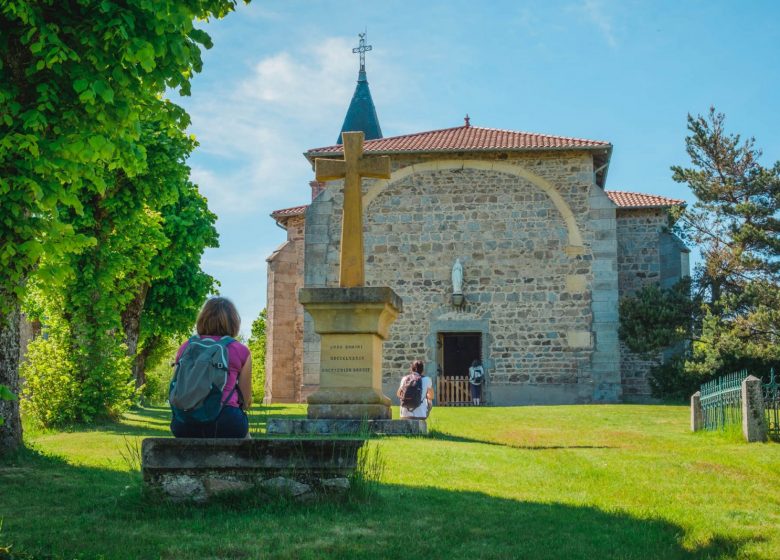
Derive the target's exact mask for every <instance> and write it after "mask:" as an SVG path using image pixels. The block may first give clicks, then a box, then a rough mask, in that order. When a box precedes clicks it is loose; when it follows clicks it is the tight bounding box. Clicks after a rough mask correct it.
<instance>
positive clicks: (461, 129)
mask: <svg viewBox="0 0 780 560" xmlns="http://www.w3.org/2000/svg"><path fill="white" fill-rule="evenodd" d="M339 138H340V136H339ZM552 150H556V151H557V150H588V151H592V152H593V160H594V167H595V168H596V183H597V184H598V185H600V186H601V187H602V188H603V187H604V184H605V183H606V180H607V169H608V167H609V159H610V156H611V155H612V144H610V143H609V142H604V141H602V140H586V139H584V138H572V137H568V136H553V135H550V134H538V133H534V132H518V131H513V130H501V129H498V128H483V127H481V126H471V125H470V124H468V119H466V124H465V125H464V126H457V127H454V128H444V129H441V130H431V131H428V132H417V133H415V134H404V135H401V136H391V137H390V138H378V139H374V140H366V141H365V143H364V144H363V151H364V152H367V153H373V154H388V155H392V154H431V153H458V152H461V153H463V152H467V153H468V152H536V151H552ZM343 153H344V146H343V145H342V144H334V145H333V146H325V147H322V148H312V149H311V150H309V151H308V152H306V153H305V154H304V155H305V156H306V159H308V160H309V161H310V162H312V164H313V163H314V158H316V157H318V156H321V157H329V156H338V155H340V154H343Z"/></svg>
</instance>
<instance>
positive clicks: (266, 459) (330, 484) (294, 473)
mask: <svg viewBox="0 0 780 560" xmlns="http://www.w3.org/2000/svg"><path fill="white" fill-rule="evenodd" d="M363 443H364V441H363V440H360V439H345V438H341V439H313V438H300V439H187V438H178V439H177V438H147V439H145V440H143V443H142V445H141V471H142V473H143V478H144V483H145V484H146V485H147V486H148V487H150V488H153V489H157V490H159V491H160V492H162V494H163V495H164V496H166V497H168V498H171V499H173V500H193V501H196V502H202V501H206V500H208V499H209V498H210V497H212V496H215V495H218V494H222V493H228V492H247V491H255V492H262V493H268V494H277V495H278V494H284V495H287V496H290V497H294V498H296V499H305V498H307V497H311V496H314V495H316V494H318V493H343V492H345V491H347V490H348V489H349V486H350V476H351V475H352V474H353V473H354V471H355V468H356V466H357V455H358V450H359V449H360V447H361V446H362V445H363Z"/></svg>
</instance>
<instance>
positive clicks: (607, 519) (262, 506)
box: [0, 405, 780, 560]
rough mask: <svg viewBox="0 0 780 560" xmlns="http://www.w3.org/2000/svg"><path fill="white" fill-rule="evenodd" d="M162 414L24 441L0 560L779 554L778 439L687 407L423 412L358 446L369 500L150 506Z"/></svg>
mask: <svg viewBox="0 0 780 560" xmlns="http://www.w3.org/2000/svg"><path fill="white" fill-rule="evenodd" d="M303 414H304V408H303V407H298V406H293V407H285V406H274V407H271V408H270V409H262V410H258V411H256V412H255V413H254V415H253V423H254V430H255V432H256V433H260V432H262V429H263V423H264V421H265V419H266V418H268V417H269V416H274V415H303ZM167 418H168V413H167V411H166V410H165V409H162V408H152V409H142V410H138V411H135V412H133V413H131V414H128V415H127V417H126V418H125V420H124V421H123V422H122V423H120V424H114V425H109V426H103V427H100V428H98V429H94V430H89V431H73V432H67V433H60V432H56V433H55V432H38V433H36V432H33V431H32V430H28V435H27V441H28V450H26V451H24V452H22V453H21V454H20V455H19V456H18V457H16V458H14V459H12V460H10V461H9V460H6V461H4V462H2V463H0V517H1V518H2V529H0V549H2V547H10V551H11V556H9V555H8V554H7V553H6V556H3V553H2V552H0V558H8V557H18V558H84V559H86V558H106V559H112V560H113V559H122V558H128V559H145V558H163V559H177V560H185V559H217V558H220V559H222V558H224V559H230V560H236V559H243V558H290V559H298V558H301V559H308V558H312V559H314V558H317V559H319V558H334V559H339V560H346V559H351V558H367V559H369V558H370V559H372V560H376V559H381V558H395V559H398V558H446V559H447V560H456V559H461V558H462V559H467V560H473V559H475V558H567V559H569V558H588V559H594V560H595V559H602V558H604V559H608V558H637V559H674V558H684V559H689V558H690V559H694V558H695V559H700V558H701V559H703V558H750V559H753V558H765V559H777V558H780V445H779V444H776V443H768V444H751V445H748V444H745V443H742V442H741V441H740V440H739V439H738V438H737V437H734V435H723V434H691V433H690V432H689V431H688V409H687V408H686V407H681V406H680V407H678V406H632V405H615V406H560V407H519V408H482V409H455V408H451V409H444V408H439V409H435V410H434V417H433V418H432V419H431V421H430V423H429V426H430V428H431V430H432V432H433V433H432V435H431V437H428V438H385V439H380V440H375V441H372V442H371V444H370V445H376V446H378V447H379V449H380V453H381V456H382V457H383V458H384V460H385V462H386V468H385V471H384V476H383V478H382V480H381V482H380V483H379V484H378V485H377V486H376V492H375V493H374V494H373V496H372V497H370V498H362V499H360V500H350V501H345V502H342V503H330V504H323V503H319V504H313V505H312V504H297V503H279V502H275V503H263V502H260V501H259V500H256V499H251V498H243V499H230V500H225V501H223V502H220V503H216V504H211V505H208V506H184V505H175V504H160V503H156V502H155V501H153V500H152V499H151V498H150V497H148V496H147V495H145V494H144V493H143V492H142V491H141V482H140V475H139V473H138V472H137V465H136V464H135V460H134V457H133V455H134V453H133V450H134V449H137V443H136V442H137V441H138V440H140V439H141V438H142V437H144V436H159V435H167V433H168V431H167Z"/></svg>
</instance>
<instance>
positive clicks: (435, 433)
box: [428, 429, 616, 451]
mask: <svg viewBox="0 0 780 560" xmlns="http://www.w3.org/2000/svg"><path fill="white" fill-rule="evenodd" d="M428 437H429V438H430V439H436V440H441V441H454V442H458V443H482V444H485V445H498V446H501V447H511V448H513V449H522V450H525V451H545V450H551V449H553V450H554V449H616V447H615V446H614V445H513V444H511V443H501V442H500V441H490V440H486V439H475V438H468V437H464V436H456V435H454V434H448V433H447V432H442V431H439V430H436V429H432V430H429V431H428Z"/></svg>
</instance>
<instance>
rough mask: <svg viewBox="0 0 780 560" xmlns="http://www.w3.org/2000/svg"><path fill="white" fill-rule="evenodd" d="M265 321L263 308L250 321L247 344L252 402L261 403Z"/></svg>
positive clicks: (263, 374)
mask: <svg viewBox="0 0 780 560" xmlns="http://www.w3.org/2000/svg"><path fill="white" fill-rule="evenodd" d="M267 319H268V310H267V309H265V308H263V310H262V311H261V312H260V315H258V316H257V319H255V320H254V321H252V334H251V335H250V336H249V341H248V343H247V346H248V347H249V350H250V351H251V352H252V400H254V402H263V397H264V395H265V349H266V334H265V327H266V320H267Z"/></svg>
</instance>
